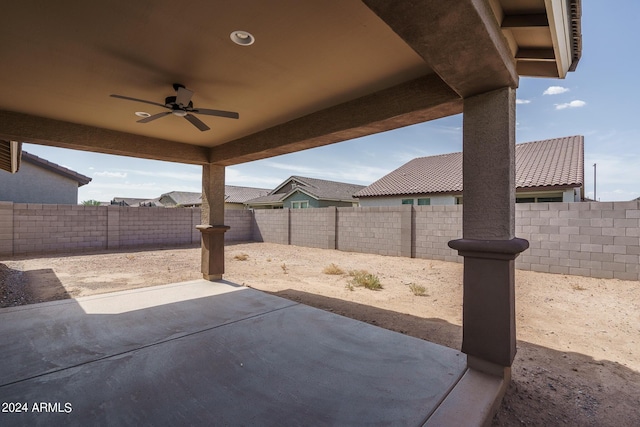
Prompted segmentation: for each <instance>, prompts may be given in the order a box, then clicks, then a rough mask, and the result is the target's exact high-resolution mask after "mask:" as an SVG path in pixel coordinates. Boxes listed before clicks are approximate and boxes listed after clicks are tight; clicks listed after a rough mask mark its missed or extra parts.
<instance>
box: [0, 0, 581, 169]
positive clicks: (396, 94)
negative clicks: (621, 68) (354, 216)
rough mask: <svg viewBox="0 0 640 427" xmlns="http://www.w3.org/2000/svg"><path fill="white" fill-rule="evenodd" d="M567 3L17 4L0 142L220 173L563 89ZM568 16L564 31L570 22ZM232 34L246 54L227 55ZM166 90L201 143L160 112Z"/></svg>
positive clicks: (575, 29) (11, 18) (572, 55)
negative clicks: (533, 79)
mask: <svg viewBox="0 0 640 427" xmlns="http://www.w3.org/2000/svg"><path fill="white" fill-rule="evenodd" d="M579 6H580V5H579V0H573V1H565V0H491V1H488V0H459V1H457V2H456V6H455V7H453V6H451V4H450V3H449V2H442V1H423V2H415V1H409V0H405V1H394V2H388V1H384V0H364V1H359V0H339V1H338V0H335V1H326V0H308V1H304V2H300V1H297V0H280V1H275V2H264V1H261V0H245V1H243V2H228V1H216V2H214V1H209V0H196V1H190V2H182V3H176V2H175V1H166V0H139V1H135V2H132V1H129V0H110V1H101V2H86V1H73V0H67V1H63V2H42V1H38V0H21V1H19V2H10V3H8V4H6V5H5V6H4V7H3V13H2V14H1V15H0V52H2V58H3V65H2V67H0V89H1V90H2V94H3V96H2V97H1V98H0V139H2V140H6V141H11V140H16V141H21V142H32V143H39V144H46V145H52V146H59V147H66V148H73V149H80V150H88V151H96V152H102V153H110V154H120V155H128V156H135V157H142V158H150V159H158V160H169V161H177V162H184V163H192V164H207V163H214V164H218V165H231V164H236V163H241V162H245V161H250V160H256V159H260V158H265V157H270V156H274V155H279V154H284V153H289V152H293V151H298V150H301V149H306V148H312V147H316V146H321V145H326V144H330V143H334V142H339V141H343V140H346V139H351V138H354V137H359V136H364V135H368V134H371V133H376V132H381V131H385V130H389V129H394V128H397V127H401V126H406V125H410V124H414V123H419V122H423V121H427V120H432V119H436V118H440V117H445V116H449V115H452V114H457V113H460V112H462V98H464V97H467V96H471V95H474V94H478V93H482V92H486V91H489V90H492V89H497V88H500V87H505V86H510V87H516V86H517V85H518V76H519V75H533V76H542V77H564V75H565V74H566V73H567V71H569V70H570V69H571V68H572V67H575V64H576V63H577V60H578V59H579V56H580V50H581V47H580V43H579V41H580V40H579V24H580V20H579V12H580V7H579ZM572 16H573V20H572ZM235 30H243V31H248V32H250V33H251V34H253V35H254V36H255V38H256V41H255V43H254V44H253V45H251V46H238V45H236V44H234V43H233V42H232V41H231V39H230V33H231V32H232V31H235ZM173 83H182V84H184V85H185V86H186V87H187V88H189V89H191V90H193V91H194V92H195V94H194V95H193V98H192V100H193V103H194V105H195V107H196V108H198V107H199V108H211V109H218V110H229V111H236V112H238V113H239V115H240V118H239V119H238V120H233V119H228V118H219V117H211V116H199V118H201V119H202V121H203V122H205V123H206V124H207V125H208V126H209V127H211V130H209V131H206V132H201V131H199V130H198V129H196V128H195V127H194V126H192V125H191V124H190V123H189V122H188V121H187V120H183V119H182V118H180V117H176V116H173V115H169V116H167V117H164V118H161V119H159V120H156V121H153V122H150V123H146V124H140V123H136V120H138V119H139V118H138V117H136V116H135V115H134V113H135V112H136V111H145V112H148V113H150V114H156V113H159V112H162V111H163V109H162V108H161V107H158V106H153V105H149V104H143V103H135V102H131V101H126V100H122V99H117V98H112V97H110V96H109V95H110V94H120V95H126V96H129V97H134V98H139V99H145V100H150V101H153V102H158V103H160V104H163V103H164V98H165V97H167V96H171V95H175V92H174V90H173V88H172V84H173Z"/></svg>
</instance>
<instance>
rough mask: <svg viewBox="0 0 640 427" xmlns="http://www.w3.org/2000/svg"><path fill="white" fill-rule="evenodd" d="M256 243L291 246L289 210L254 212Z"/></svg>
mask: <svg viewBox="0 0 640 427" xmlns="http://www.w3.org/2000/svg"><path fill="white" fill-rule="evenodd" d="M252 240H254V241H256V242H270V243H280V244H282V245H288V244H289V209H268V210H267V209H256V210H255V211H253V238H252Z"/></svg>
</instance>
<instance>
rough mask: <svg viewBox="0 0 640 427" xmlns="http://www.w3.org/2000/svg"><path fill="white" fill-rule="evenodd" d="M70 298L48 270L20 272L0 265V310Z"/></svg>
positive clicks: (56, 277) (53, 274)
mask: <svg viewBox="0 0 640 427" xmlns="http://www.w3.org/2000/svg"><path fill="white" fill-rule="evenodd" d="M67 298H71V295H69V293H67V290H66V289H65V288H64V286H63V285H62V283H61V282H60V280H59V279H58V276H56V273H55V272H54V271H53V270H52V269H50V268H45V269H40V270H30V271H21V270H16V269H13V268H10V267H8V266H7V265H6V264H2V263H0V308H2V307H15V306H19V305H25V304H35V303H38V302H42V301H55V300H60V299H67Z"/></svg>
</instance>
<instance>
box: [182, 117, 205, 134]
mask: <svg viewBox="0 0 640 427" xmlns="http://www.w3.org/2000/svg"><path fill="white" fill-rule="evenodd" d="M184 118H185V119H187V120H189V121H190V122H191V124H192V125H194V126H195V127H197V128H198V129H200V130H201V131H202V132H204V131H206V130H209V129H211V128H210V127H209V126H207V125H205V124H204V123H203V122H202V120H200V119H199V118H197V117H196V116H194V115H193V114H187V115H186V116H184Z"/></svg>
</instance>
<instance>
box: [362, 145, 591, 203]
mask: <svg viewBox="0 0 640 427" xmlns="http://www.w3.org/2000/svg"><path fill="white" fill-rule="evenodd" d="M583 183H584V137H583V136H581V135H577V136H569V137H564V138H554V139H548V140H544V141H534V142H527V143H523V144H517V145H516V188H539V187H577V186H582V185H583ZM460 192H462V153H452V154H443V155H439V156H431V157H419V158H416V159H413V160H411V161H409V162H408V163H405V164H404V165H402V166H400V167H399V168H398V169H396V170H394V171H393V172H390V173H389V174H387V175H385V176H383V177H382V178H380V179H379V180H377V181H376V182H374V183H373V184H371V185H370V186H368V187H366V188H364V189H362V190H361V191H359V192H357V193H356V194H355V196H356V197H376V196H395V195H403V194H430V193H460Z"/></svg>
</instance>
